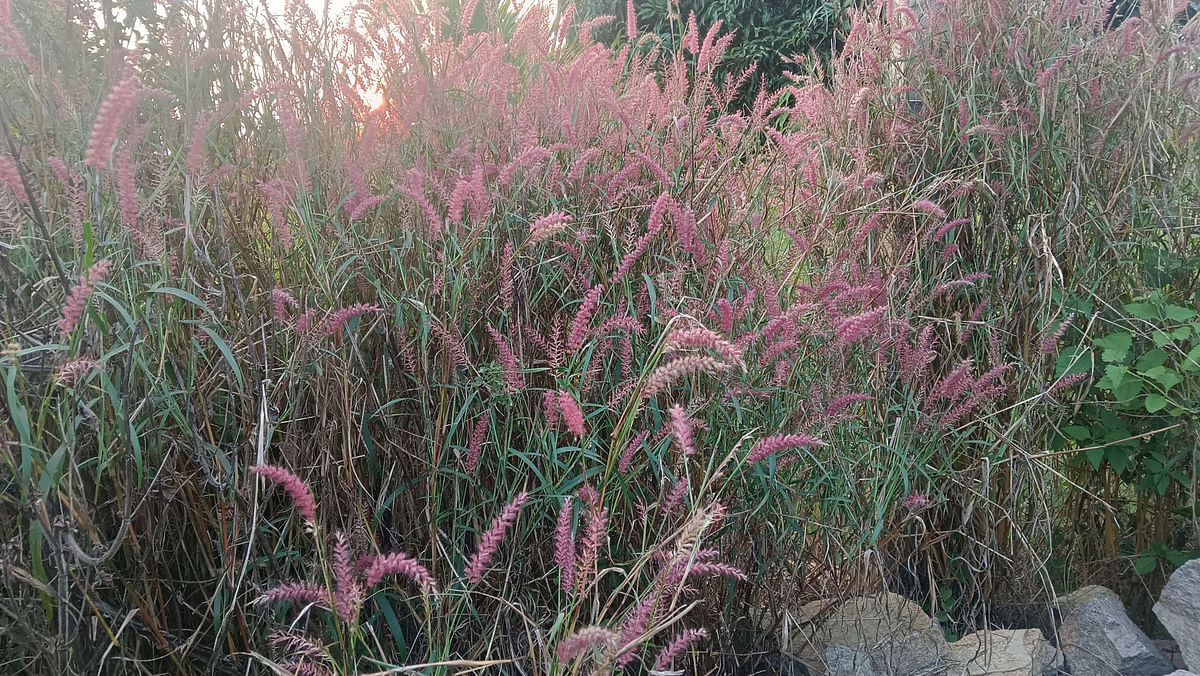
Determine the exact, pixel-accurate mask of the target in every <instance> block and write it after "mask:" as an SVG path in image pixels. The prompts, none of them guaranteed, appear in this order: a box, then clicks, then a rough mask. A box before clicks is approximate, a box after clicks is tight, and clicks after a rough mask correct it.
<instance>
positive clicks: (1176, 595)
mask: <svg viewBox="0 0 1200 676" xmlns="http://www.w3.org/2000/svg"><path fill="white" fill-rule="evenodd" d="M1154 614H1155V615H1157V616H1158V621H1159V622H1162V624H1163V626H1164V627H1166V628H1167V631H1168V632H1170V633H1171V637H1172V638H1174V639H1175V642H1176V643H1178V644H1179V651H1180V653H1182V654H1183V662H1184V664H1186V665H1187V668H1188V669H1191V670H1192V671H1197V670H1200V559H1193V560H1191V561H1188V562H1187V563H1185V564H1183V565H1182V566H1180V567H1179V569H1178V570H1176V571H1175V572H1174V573H1171V577H1170V579H1168V580H1167V585H1166V586H1165V587H1163V590H1162V595H1161V596H1159V599H1158V603H1155V604H1154Z"/></svg>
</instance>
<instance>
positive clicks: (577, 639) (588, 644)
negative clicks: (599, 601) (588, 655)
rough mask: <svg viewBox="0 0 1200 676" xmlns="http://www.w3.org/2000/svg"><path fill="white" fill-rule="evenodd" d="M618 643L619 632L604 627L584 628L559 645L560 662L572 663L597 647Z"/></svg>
mask: <svg viewBox="0 0 1200 676" xmlns="http://www.w3.org/2000/svg"><path fill="white" fill-rule="evenodd" d="M616 642H617V632H615V631H613V630H611V629H606V628H604V627H584V628H582V629H579V630H577V631H576V632H575V633H573V634H571V635H570V636H568V637H566V638H564V639H563V640H562V641H560V642H559V644H558V650H557V651H556V653H557V655H558V661H559V662H563V663H566V662H570V661H571V660H573V659H575V658H577V657H579V656H580V655H582V654H584V652H586V651H587V650H588V649H590V648H594V647H595V646H610V645H613V644H615V643H616Z"/></svg>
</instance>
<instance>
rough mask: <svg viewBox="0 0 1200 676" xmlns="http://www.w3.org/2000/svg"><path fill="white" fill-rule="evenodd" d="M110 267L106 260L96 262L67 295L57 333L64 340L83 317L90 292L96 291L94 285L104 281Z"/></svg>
mask: <svg viewBox="0 0 1200 676" xmlns="http://www.w3.org/2000/svg"><path fill="white" fill-rule="evenodd" d="M111 267H112V263H111V262H110V261H108V260H102V261H98V262H96V263H95V264H94V265H92V267H90V268H88V269H87V271H86V272H84V273H83V276H82V277H80V278H79V282H78V283H77V284H76V285H75V286H74V287H72V289H71V293H70V294H68V295H67V302H66V303H65V304H64V305H63V307H62V312H61V316H60V317H59V319H58V333H59V335H60V336H62V337H63V338H64V339H65V338H66V337H67V335H68V334H70V333H71V332H72V331H74V330H75V325H76V324H78V323H79V319H80V318H81V317H83V313H84V310H86V309H87V302H88V299H89V298H91V296H92V292H93V291H95V290H96V285H97V284H99V283H100V282H102V281H104V278H105V277H106V276H107V275H108V271H109V269H110V268H111Z"/></svg>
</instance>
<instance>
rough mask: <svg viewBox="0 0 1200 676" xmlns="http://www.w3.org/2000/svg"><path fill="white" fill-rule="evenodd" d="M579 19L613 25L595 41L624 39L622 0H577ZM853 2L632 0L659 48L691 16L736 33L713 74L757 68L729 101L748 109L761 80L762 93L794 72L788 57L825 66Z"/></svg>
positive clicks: (671, 42) (704, 25) (670, 45)
mask: <svg viewBox="0 0 1200 676" xmlns="http://www.w3.org/2000/svg"><path fill="white" fill-rule="evenodd" d="M575 4H576V11H577V12H578V13H579V15H580V17H581V20H586V19H589V18H593V17H597V16H603V15H611V16H614V17H616V21H613V22H612V23H610V24H608V25H607V26H605V27H603V28H601V29H598V30H597V31H596V32H595V36H596V39H598V40H600V41H602V42H606V43H611V42H614V41H618V40H624V39H625V16H626V4H625V0H578V1H577V2H576V3H575ZM859 4H861V3H860V2H858V1H857V0H635V1H634V7H635V10H636V13H637V22H638V32H639V33H653V34H655V35H657V36H658V37H659V38H661V39H662V41H663V47H664V48H666V49H667V50H673V49H674V48H675V46H676V42H677V41H678V40H679V39H680V37H682V35H683V32H684V30H685V28H686V25H687V18H688V15H689V14H690V13H691V12H695V13H696V20H697V22H698V23H699V25H700V28H701V31H706V30H707V29H708V27H710V26H712V25H714V24H716V22H717V21H724V22H725V23H724V28H725V30H736V31H737V38H736V39H735V40H734V43H733V46H732V47H731V48H730V51H729V54H728V55H727V56H726V58H725V59H724V61H723V62H722V64H721V67H720V69H719V70H718V73H717V80H718V81H720V80H721V79H722V78H723V77H725V75H727V74H728V75H729V76H730V77H737V76H738V75H739V74H740V73H742V72H743V70H744V69H745V68H747V67H748V66H750V65H751V64H758V68H757V70H756V72H755V74H754V77H753V79H752V81H751V82H749V83H747V86H746V87H745V89H744V90H743V91H742V93H741V95H740V96H739V97H738V99H737V100H735V102H734V104H735V105H738V106H748V105H749V104H750V103H751V102H753V100H754V96H755V94H757V92H758V90H759V89H760V88H761V87H762V84H763V81H764V80H765V82H766V84H767V86H768V89H776V88H778V87H780V86H781V85H783V84H786V82H787V80H788V78H787V76H786V75H785V74H784V73H785V71H793V72H795V71H796V70H797V68H798V67H797V66H796V64H794V63H792V62H791V57H792V56H794V55H804V57H805V58H806V59H813V58H816V59H819V60H820V61H821V62H826V61H828V59H829V55H830V54H831V53H834V52H836V50H837V49H839V48H840V46H841V40H842V38H843V37H845V35H846V33H847V31H848V30H849V28H850V25H849V20H848V18H847V16H846V14H847V10H848V9H850V8H851V7H854V6H856V5H859Z"/></svg>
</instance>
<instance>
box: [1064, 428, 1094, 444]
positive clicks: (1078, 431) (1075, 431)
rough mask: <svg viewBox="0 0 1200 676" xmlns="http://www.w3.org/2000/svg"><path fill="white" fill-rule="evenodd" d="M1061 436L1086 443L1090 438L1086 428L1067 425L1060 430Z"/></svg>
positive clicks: (1089, 432) (1090, 434) (1090, 435)
mask: <svg viewBox="0 0 1200 676" xmlns="http://www.w3.org/2000/svg"><path fill="white" fill-rule="evenodd" d="M1062 431H1063V434H1065V435H1067V436H1069V437H1071V438H1072V439H1076V440H1078V441H1088V440H1089V439H1091V438H1092V433H1091V431H1090V430H1088V428H1086V427H1084V426H1082V425H1068V426H1067V427H1064V428H1062Z"/></svg>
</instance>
